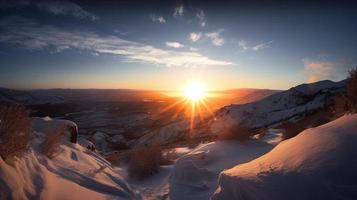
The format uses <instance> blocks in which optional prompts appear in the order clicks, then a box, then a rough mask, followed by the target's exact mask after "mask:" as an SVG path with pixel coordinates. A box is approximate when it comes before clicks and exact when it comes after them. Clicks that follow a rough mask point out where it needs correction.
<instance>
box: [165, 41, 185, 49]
mask: <svg viewBox="0 0 357 200" xmlns="http://www.w3.org/2000/svg"><path fill="white" fill-rule="evenodd" d="M166 46H168V47H172V48H175V49H177V48H182V47H184V45H183V44H180V43H178V42H166Z"/></svg>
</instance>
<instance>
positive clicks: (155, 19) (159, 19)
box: [150, 15, 166, 24]
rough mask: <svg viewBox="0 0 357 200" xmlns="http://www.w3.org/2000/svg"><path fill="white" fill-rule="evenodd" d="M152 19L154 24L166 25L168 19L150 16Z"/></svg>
mask: <svg viewBox="0 0 357 200" xmlns="http://www.w3.org/2000/svg"><path fill="white" fill-rule="evenodd" d="M150 19H151V21H153V22H159V23H160V24H165V23H166V19H165V18H164V17H163V16H156V15H150Z"/></svg>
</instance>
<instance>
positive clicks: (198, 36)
mask: <svg viewBox="0 0 357 200" xmlns="http://www.w3.org/2000/svg"><path fill="white" fill-rule="evenodd" d="M189 38H190V40H191V41H192V42H197V41H198V40H200V39H201V38H202V33H201V32H198V33H195V32H192V33H190V35H189Z"/></svg>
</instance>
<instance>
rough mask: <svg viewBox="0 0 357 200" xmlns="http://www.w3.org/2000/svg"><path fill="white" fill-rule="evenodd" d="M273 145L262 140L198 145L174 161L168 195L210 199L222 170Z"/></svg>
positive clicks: (181, 197) (197, 199)
mask: <svg viewBox="0 0 357 200" xmlns="http://www.w3.org/2000/svg"><path fill="white" fill-rule="evenodd" d="M273 147H274V144H272V143H268V142H265V141H263V140H252V141H248V142H246V143H240V142H238V141H218V142H211V143H208V144H204V145H200V146H199V147H197V148H196V149H195V150H193V151H192V152H190V153H188V154H186V155H184V156H183V157H181V158H179V159H178V160H177V161H176V163H175V165H174V168H173V170H172V173H171V176H170V180H169V185H170V193H169V196H170V199H171V200H176V199H177V200H179V199H194V200H200V199H202V200H206V199H209V197H210V196H211V195H212V194H213V193H214V190H215V189H216V188H217V179H218V175H219V173H220V172H221V171H222V170H224V169H228V168H231V167H233V166H235V165H237V164H240V163H245V162H248V161H250V160H253V159H255V158H257V157H259V156H261V155H263V154H264V153H266V152H268V151H270V150H271V149H272V148H273Z"/></svg>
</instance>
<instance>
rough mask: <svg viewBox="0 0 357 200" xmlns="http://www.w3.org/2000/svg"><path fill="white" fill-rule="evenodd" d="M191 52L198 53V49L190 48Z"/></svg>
mask: <svg viewBox="0 0 357 200" xmlns="http://www.w3.org/2000/svg"><path fill="white" fill-rule="evenodd" d="M190 51H198V49H197V48H194V47H190Z"/></svg>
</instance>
